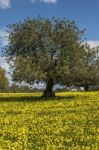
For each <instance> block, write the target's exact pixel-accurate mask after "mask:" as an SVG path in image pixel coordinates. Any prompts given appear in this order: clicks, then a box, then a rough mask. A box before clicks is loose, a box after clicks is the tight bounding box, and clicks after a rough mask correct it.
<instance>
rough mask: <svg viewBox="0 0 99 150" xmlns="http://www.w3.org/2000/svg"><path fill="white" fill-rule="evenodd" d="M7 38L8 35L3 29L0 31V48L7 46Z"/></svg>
mask: <svg viewBox="0 0 99 150" xmlns="http://www.w3.org/2000/svg"><path fill="white" fill-rule="evenodd" d="M8 36H9V34H8V33H7V32H6V31H5V29H1V30H0V48H2V47H3V46H5V45H7V44H8Z"/></svg>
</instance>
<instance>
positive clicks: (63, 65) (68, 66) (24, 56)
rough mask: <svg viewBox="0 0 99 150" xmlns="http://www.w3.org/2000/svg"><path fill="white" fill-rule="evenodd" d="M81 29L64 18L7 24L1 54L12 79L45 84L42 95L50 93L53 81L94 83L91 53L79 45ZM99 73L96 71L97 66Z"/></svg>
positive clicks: (85, 47)
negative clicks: (7, 32) (7, 34)
mask: <svg viewBox="0 0 99 150" xmlns="http://www.w3.org/2000/svg"><path fill="white" fill-rule="evenodd" d="M82 35H83V31H80V30H79V28H78V27H77V26H76V24H75V22H74V21H69V20H67V19H56V18H52V19H45V18H40V17H38V18H37V19H30V18H28V19H26V20H24V21H23V22H19V23H16V24H12V25H9V45H8V46H7V47H6V48H5V55H6V56H7V58H8V62H9V63H10V65H11V68H12V69H13V74H12V77H13V80H14V81H16V82H22V81H24V82H26V83H29V84H33V83H34V81H38V82H39V81H41V82H45V83H46V84H47V87H46V88H47V89H46V91H45V94H44V96H45V95H46V93H48V94H47V95H46V96H48V97H49V95H52V96H53V95H54V93H53V92H52V88H53V85H54V84H57V83H59V84H62V85H67V86H71V85H76V86H80V85H83V86H89V85H93V84H96V76H95V71H96V69H95V68H97V67H96V63H93V61H94V58H95V54H94V53H93V50H92V49H90V47H88V46H86V44H82ZM97 73H98V74H99V70H98V69H97Z"/></svg>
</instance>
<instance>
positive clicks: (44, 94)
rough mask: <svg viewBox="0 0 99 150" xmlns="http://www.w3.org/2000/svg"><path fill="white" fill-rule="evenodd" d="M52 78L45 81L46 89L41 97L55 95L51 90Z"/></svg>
mask: <svg viewBox="0 0 99 150" xmlns="http://www.w3.org/2000/svg"><path fill="white" fill-rule="evenodd" d="M53 85H54V83H53V79H49V80H48V82H47V86H46V89H45V91H44V93H43V95H42V97H43V98H53V97H55V92H54V91H53Z"/></svg>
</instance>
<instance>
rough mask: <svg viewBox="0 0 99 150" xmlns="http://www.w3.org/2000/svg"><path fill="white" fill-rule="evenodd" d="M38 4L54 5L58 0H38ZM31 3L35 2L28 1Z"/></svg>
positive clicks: (32, 0)
mask: <svg viewBox="0 0 99 150" xmlns="http://www.w3.org/2000/svg"><path fill="white" fill-rule="evenodd" d="M38 1H39V2H43V3H46V4H56V3H57V2H58V0H38ZM30 2H31V3H36V2H37V0H30Z"/></svg>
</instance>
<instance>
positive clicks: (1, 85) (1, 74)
mask: <svg viewBox="0 0 99 150" xmlns="http://www.w3.org/2000/svg"><path fill="white" fill-rule="evenodd" d="M8 86H9V82H8V78H7V77H6V72H5V70H4V69H3V68H2V67H0V92H3V91H6V90H7V88H8Z"/></svg>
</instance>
